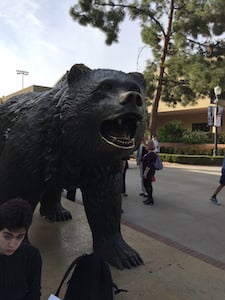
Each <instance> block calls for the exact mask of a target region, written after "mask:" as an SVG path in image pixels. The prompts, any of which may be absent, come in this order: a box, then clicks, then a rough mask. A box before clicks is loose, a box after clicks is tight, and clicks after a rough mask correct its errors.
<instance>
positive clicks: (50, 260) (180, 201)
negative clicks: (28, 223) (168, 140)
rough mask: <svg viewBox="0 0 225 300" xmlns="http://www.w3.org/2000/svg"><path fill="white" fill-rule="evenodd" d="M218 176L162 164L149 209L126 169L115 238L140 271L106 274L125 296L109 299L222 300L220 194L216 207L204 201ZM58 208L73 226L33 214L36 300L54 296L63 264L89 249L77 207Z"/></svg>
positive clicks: (224, 260) (224, 259)
mask: <svg viewBox="0 0 225 300" xmlns="http://www.w3.org/2000/svg"><path fill="white" fill-rule="evenodd" d="M219 175H220V168H218V167H200V166H183V165H174V164H165V167H164V169H163V170H162V171H158V172H157V176H156V178H157V180H156V182H155V183H154V198H155V205H154V206H146V205H144V204H143V203H142V198H141V197H140V196H139V187H140V181H139V171H138V168H137V166H136V165H135V163H133V162H130V168H129V169H128V171H127V192H128V197H125V198H123V209H124V214H123V216H122V222H123V225H122V232H123V236H124V238H125V240H126V241H127V242H128V243H129V244H130V245H131V246H133V247H134V248H135V249H136V250H137V251H138V252H139V253H140V255H141V257H142V258H143V260H144V263H145V264H144V265H143V266H140V267H138V268H134V269H131V270H123V271H119V270H116V269H115V268H113V267H112V268H111V270H112V275H113V279H114V281H115V283H117V285H118V286H119V287H120V288H124V289H127V290H128V293H126V294H124V293H121V294H119V295H117V296H116V299H118V300H119V299H124V300H127V299H129V300H134V299H135V300H136V299H141V300H142V299H143V300H145V299H146V300H147V299H154V300H178V299H179V300H186V299H191V300H199V299H200V300H201V299H202V300H203V299H204V300H207V299H209V300H214V299H215V300H217V299H218V300H220V299H225V276H224V275H225V271H224V270H225V254H224V252H225V251H224V249H225V226H224V225H225V224H224V223H225V201H224V200H223V199H222V196H223V195H225V189H224V191H221V203H222V206H214V205H213V204H211V203H210V201H209V197H210V195H211V193H212V191H213V190H214V189H215V187H216V185H217V183H218V179H219ZM77 198H78V199H81V195H80V193H79V192H78V194H77ZM63 205H64V206H65V207H67V208H68V209H69V210H70V211H71V212H72V214H73V220H72V221H68V222H64V223H49V222H47V221H46V220H43V219H41V218H40V217H39V216H38V209H37V211H36V213H35V216H34V222H33V225H32V228H31V233H30V236H31V240H32V242H33V243H34V244H35V245H37V246H38V247H39V249H40V250H41V253H42V257H43V279H42V287H43V296H42V299H43V300H45V299H47V298H48V296H49V294H50V293H51V292H54V291H55V289H56V288H57V285H58V283H59V281H60V279H61V277H62V275H63V273H64V271H65V269H66V267H67V266H68V265H69V263H70V262H71V261H72V260H73V259H74V258H75V257H77V256H78V255H80V254H82V253H84V252H91V248H92V246H91V244H92V239H91V233H90V229H89V226H88V223H87V220H86V216H85V213H84V210H83V206H82V205H81V204H74V203H72V202H70V201H67V200H65V199H63Z"/></svg>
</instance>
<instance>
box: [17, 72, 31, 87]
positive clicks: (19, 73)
mask: <svg viewBox="0 0 225 300" xmlns="http://www.w3.org/2000/svg"><path fill="white" fill-rule="evenodd" d="M16 74H17V75H22V89H23V83H24V75H29V72H27V71H23V70H16Z"/></svg>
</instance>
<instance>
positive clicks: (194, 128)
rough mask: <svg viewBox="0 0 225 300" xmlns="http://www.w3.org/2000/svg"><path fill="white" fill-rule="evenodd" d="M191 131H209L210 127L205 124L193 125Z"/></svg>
mask: <svg viewBox="0 0 225 300" xmlns="http://www.w3.org/2000/svg"><path fill="white" fill-rule="evenodd" d="M192 131H204V132H208V131H210V127H209V126H208V124H207V123H193V124H192Z"/></svg>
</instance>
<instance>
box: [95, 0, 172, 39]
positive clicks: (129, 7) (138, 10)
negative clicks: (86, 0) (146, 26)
mask: <svg viewBox="0 0 225 300" xmlns="http://www.w3.org/2000/svg"><path fill="white" fill-rule="evenodd" d="M94 4H95V5H99V6H110V7H122V8H124V9H125V8H126V9H132V10H134V11H136V12H138V13H139V14H140V13H142V14H144V15H146V16H148V17H149V18H150V19H151V20H152V21H154V22H155V24H156V25H157V26H158V27H159V29H160V30H161V32H162V34H163V36H164V38H165V36H166V33H165V30H164V28H163V26H162V25H161V23H160V22H159V21H158V20H157V19H156V18H155V17H154V13H153V12H151V11H150V10H146V9H143V8H137V7H136V6H134V5H125V4H119V3H118V4H115V3H113V2H111V3H105V2H102V3H99V2H97V1H95V2H94Z"/></svg>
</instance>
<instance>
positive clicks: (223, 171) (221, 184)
mask: <svg viewBox="0 0 225 300" xmlns="http://www.w3.org/2000/svg"><path fill="white" fill-rule="evenodd" d="M224 186H225V154H224V157H223V164H222V169H221V176H220V180H219V185H218V186H217V188H216V190H215V192H214V193H213V195H212V197H211V198H210V201H211V202H212V203H213V204H215V205H221V204H220V203H218V200H217V197H216V196H217V195H218V194H219V192H220V191H221V190H222V189H223V188H224Z"/></svg>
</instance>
